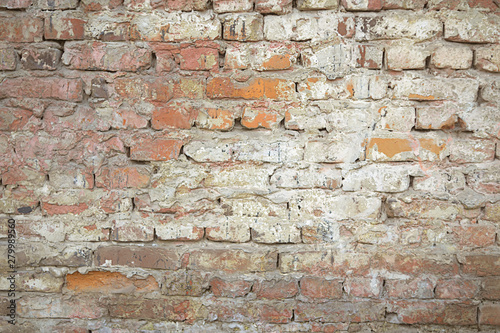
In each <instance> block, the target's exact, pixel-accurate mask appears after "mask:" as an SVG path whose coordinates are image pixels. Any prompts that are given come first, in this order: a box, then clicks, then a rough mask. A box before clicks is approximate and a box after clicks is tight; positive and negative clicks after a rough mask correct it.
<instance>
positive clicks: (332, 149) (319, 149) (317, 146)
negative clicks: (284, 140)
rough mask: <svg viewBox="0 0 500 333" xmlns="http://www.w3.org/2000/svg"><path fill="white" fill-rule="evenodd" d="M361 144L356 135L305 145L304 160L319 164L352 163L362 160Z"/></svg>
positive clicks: (311, 142)
mask: <svg viewBox="0 0 500 333" xmlns="http://www.w3.org/2000/svg"><path fill="white" fill-rule="evenodd" d="M363 155H364V150H363V142H362V139H361V138H360V137H359V136H358V135H343V136H340V135H337V136H336V137H331V138H329V140H322V141H309V142H307V143H306V146H305V151H304V160H305V161H308V162H316V163H317V162H320V163H352V162H354V161H356V160H358V159H362V158H363Z"/></svg>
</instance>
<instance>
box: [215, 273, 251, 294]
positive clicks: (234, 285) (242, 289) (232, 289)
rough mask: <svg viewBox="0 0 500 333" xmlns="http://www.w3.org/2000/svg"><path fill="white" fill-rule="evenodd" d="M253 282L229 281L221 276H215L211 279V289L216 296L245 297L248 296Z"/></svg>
mask: <svg viewBox="0 0 500 333" xmlns="http://www.w3.org/2000/svg"><path fill="white" fill-rule="evenodd" d="M252 285H253V283H252V282H249V281H244V280H238V281H228V280H223V279H221V278H213V279H212V280H211V281H210V289H211V290H212V293H213V294H214V295H215V296H219V297H232V298H235V297H243V296H246V295H247V294H248V293H249V292H250V289H251V288H252Z"/></svg>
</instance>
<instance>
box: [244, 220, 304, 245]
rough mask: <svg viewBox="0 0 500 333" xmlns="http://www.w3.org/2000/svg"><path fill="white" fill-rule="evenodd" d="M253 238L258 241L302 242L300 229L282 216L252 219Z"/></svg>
mask: <svg viewBox="0 0 500 333" xmlns="http://www.w3.org/2000/svg"><path fill="white" fill-rule="evenodd" d="M251 221H252V222H251V223H249V225H250V226H251V228H252V229H251V233H252V240H253V241H254V242H256V243H267V244H276V243H300V242H301V238H300V229H299V228H298V227H297V226H296V225H295V224H294V223H290V222H288V221H283V218H280V217H272V216H269V217H261V218H260V217H259V218H257V219H251Z"/></svg>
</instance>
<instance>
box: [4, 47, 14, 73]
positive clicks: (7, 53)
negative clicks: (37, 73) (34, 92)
mask: <svg viewBox="0 0 500 333" xmlns="http://www.w3.org/2000/svg"><path fill="white" fill-rule="evenodd" d="M16 64H17V54H16V51H15V50H14V49H10V48H0V71H13V70H15V69H16Z"/></svg>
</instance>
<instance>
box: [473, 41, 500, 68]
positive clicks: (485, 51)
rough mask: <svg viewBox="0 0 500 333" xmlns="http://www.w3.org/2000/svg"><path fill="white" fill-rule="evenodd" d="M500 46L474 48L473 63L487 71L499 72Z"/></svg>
mask: <svg viewBox="0 0 500 333" xmlns="http://www.w3.org/2000/svg"><path fill="white" fill-rule="evenodd" d="M499 54H500V46H498V45H493V46H489V47H482V48H478V49H477V50H476V58H475V61H474V65H475V66H476V67H477V68H479V69H482V70H485V71H488V72H500V55H499Z"/></svg>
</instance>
